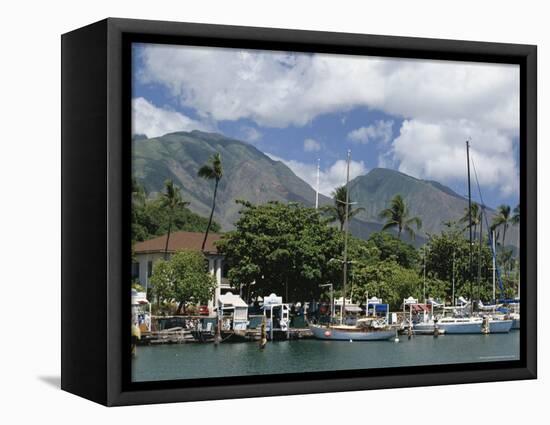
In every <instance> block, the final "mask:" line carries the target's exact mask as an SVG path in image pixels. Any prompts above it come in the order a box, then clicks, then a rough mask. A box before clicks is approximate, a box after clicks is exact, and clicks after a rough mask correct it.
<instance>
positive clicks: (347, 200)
mask: <svg viewBox="0 0 550 425" xmlns="http://www.w3.org/2000/svg"><path fill="white" fill-rule="evenodd" d="M350 160H351V150H349V149H348V166H347V172H346V214H345V221H344V279H343V280H344V284H343V294H344V296H343V298H342V310H341V311H340V323H344V314H345V313H344V312H345V311H346V284H347V282H348V228H349V220H348V216H349V163H350Z"/></svg>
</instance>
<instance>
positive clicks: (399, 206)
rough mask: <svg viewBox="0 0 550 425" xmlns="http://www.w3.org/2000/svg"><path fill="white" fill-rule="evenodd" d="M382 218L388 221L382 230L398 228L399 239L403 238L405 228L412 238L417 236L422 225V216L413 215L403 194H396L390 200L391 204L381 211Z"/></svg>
mask: <svg viewBox="0 0 550 425" xmlns="http://www.w3.org/2000/svg"><path fill="white" fill-rule="evenodd" d="M380 218H382V219H385V220H386V223H385V224H384V227H383V228H382V230H387V229H392V228H397V239H401V233H402V232H403V230H404V231H405V232H407V233H408V234H409V236H410V238H411V239H414V237H415V231H414V229H413V225H414V226H415V227H416V230H419V229H420V228H421V227H422V220H421V219H420V217H416V216H415V217H411V216H410V213H409V207H408V206H407V204H406V203H405V200H404V199H403V197H402V196H401V195H395V196H394V197H393V199H392V200H391V201H390V206H389V207H388V208H386V209H384V210H382V211H381V212H380Z"/></svg>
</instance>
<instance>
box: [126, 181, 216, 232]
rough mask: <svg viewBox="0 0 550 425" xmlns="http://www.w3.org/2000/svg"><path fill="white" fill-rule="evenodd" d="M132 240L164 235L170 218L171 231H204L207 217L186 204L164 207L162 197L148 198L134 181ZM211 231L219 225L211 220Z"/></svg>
mask: <svg viewBox="0 0 550 425" xmlns="http://www.w3.org/2000/svg"><path fill="white" fill-rule="evenodd" d="M131 214H132V241H133V242H139V241H144V240H147V239H151V238H154V237H156V236H162V235H166V234H167V233H168V227H169V224H170V219H171V221H172V229H171V230H172V231H181V230H183V231H188V232H204V231H206V227H207V225H208V219H207V218H205V217H201V216H200V215H198V214H195V213H193V212H192V211H191V210H190V209H189V208H187V207H186V206H181V207H180V208H177V209H174V210H173V212H171V211H170V210H169V209H167V208H166V207H165V204H164V202H163V198H162V197H157V198H156V199H148V198H147V194H146V193H145V191H144V190H143V188H142V187H141V186H140V185H139V184H137V183H134V185H133V188H132V213H131ZM210 230H211V231H214V232H219V231H220V225H219V224H218V223H216V222H212V225H211V228H210Z"/></svg>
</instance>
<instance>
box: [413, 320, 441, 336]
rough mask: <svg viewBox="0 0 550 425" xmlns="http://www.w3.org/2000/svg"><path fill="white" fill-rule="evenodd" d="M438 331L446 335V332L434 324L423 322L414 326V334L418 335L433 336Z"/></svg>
mask: <svg viewBox="0 0 550 425" xmlns="http://www.w3.org/2000/svg"><path fill="white" fill-rule="evenodd" d="M436 329H437V330H438V331H439V333H440V334H444V333H445V330H444V329H442V328H441V327H440V326H439V325H436V324H435V323H434V322H421V323H416V324H414V325H413V330H414V333H415V334H418V335H433V334H434V332H435V330H436Z"/></svg>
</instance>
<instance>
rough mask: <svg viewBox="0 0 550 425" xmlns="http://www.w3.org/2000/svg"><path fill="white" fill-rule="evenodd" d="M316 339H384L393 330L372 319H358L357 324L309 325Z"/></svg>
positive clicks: (393, 332) (392, 335)
mask: <svg viewBox="0 0 550 425" xmlns="http://www.w3.org/2000/svg"><path fill="white" fill-rule="evenodd" d="M309 329H310V330H311V331H312V332H313V336H314V337H315V338H317V339H324V340H332V341H385V340H388V339H390V338H393V337H395V330H392V329H391V328H390V327H388V326H386V325H384V324H379V323H376V322H375V321H374V319H373V320H368V319H359V320H358V321H357V325H355V326H350V325H330V326H323V325H313V324H310V325H309Z"/></svg>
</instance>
